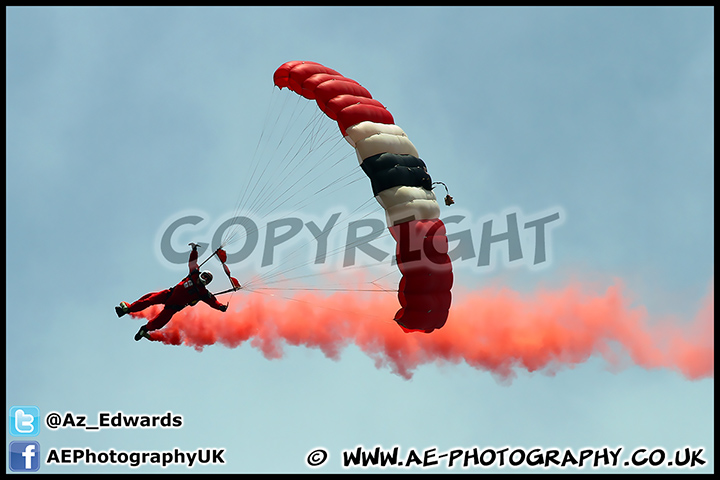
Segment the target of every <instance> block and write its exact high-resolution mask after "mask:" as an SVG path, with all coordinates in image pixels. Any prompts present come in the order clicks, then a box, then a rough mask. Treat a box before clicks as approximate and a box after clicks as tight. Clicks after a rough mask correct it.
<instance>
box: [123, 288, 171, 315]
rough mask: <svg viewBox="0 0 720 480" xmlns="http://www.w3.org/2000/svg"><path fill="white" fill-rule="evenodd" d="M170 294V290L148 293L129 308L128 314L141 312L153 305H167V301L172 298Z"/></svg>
mask: <svg viewBox="0 0 720 480" xmlns="http://www.w3.org/2000/svg"><path fill="white" fill-rule="evenodd" d="M170 293H171V291H170V289H167V290H162V291H160V292H152V293H148V294H147V295H143V296H142V297H140V298H139V299H138V300H137V301H135V302H133V303H131V304H130V305H128V306H127V313H135V312H140V311H142V310H145V309H146V308H148V307H149V306H151V305H158V304H160V303H165V301H166V300H167V299H168V298H169V297H170Z"/></svg>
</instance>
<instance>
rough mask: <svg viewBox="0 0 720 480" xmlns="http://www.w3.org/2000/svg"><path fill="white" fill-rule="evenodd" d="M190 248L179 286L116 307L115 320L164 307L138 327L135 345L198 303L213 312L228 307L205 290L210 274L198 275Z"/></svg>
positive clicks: (193, 245) (194, 257)
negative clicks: (184, 273)
mask: <svg viewBox="0 0 720 480" xmlns="http://www.w3.org/2000/svg"><path fill="white" fill-rule="evenodd" d="M188 245H190V246H191V247H192V252H190V260H189V261H188V267H189V269H190V273H189V274H188V276H187V277H185V278H183V279H182V280H181V281H180V283H178V284H177V285H175V286H174V287H172V288H168V289H166V290H162V291H160V292H153V293H148V294H146V295H144V296H142V297H140V298H139V299H138V300H137V301H135V302H133V303H131V304H128V303H127V302H120V305H119V306H117V307H115V313H117V316H118V317H122V316H123V315H125V314H126V313H135V312H140V311H142V310H145V309H146V308H147V307H149V306H151V305H158V304H164V305H165V308H163V309H162V311H161V312H160V313H159V314H158V315H157V316H156V317H155V318H153V319H152V320H150V321H149V322H148V323H146V324H145V325H143V326H142V327H140V330H138V332H137V333H136V334H135V341H138V340H140V339H141V338H142V337H145V338H147V339H148V340H149V339H150V334H149V333H148V332H149V331H152V330H158V329H160V328H162V327H164V326H165V325H167V323H168V322H169V321H170V319H171V318H172V316H173V315H175V314H176V313H177V312H179V311H180V310H182V309H183V308H185V307H187V306H188V305H190V306H195V305H196V304H197V303H198V302H199V301H200V300H202V301H203V302H205V303H207V304H208V305H210V306H211V307H212V308H214V309H216V310H220V311H221V312H224V311H226V310H227V308H228V305H227V304H225V305H223V304H222V303H220V302H218V300H217V298H215V296H214V295H213V294H212V293H210V292H209V291H208V289H207V288H206V286H207V285H208V284H209V283H210V282H211V281H212V278H213V276H212V273H210V272H208V271H204V272H200V269H199V268H198V263H197V259H198V251H197V248H198V246H199V245H198V244H196V243H192V242H191V243H189V244H188Z"/></svg>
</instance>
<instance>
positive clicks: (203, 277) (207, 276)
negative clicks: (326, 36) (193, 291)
mask: <svg viewBox="0 0 720 480" xmlns="http://www.w3.org/2000/svg"><path fill="white" fill-rule="evenodd" d="M212 278H213V277H212V273H210V272H208V271H207V270H206V271H204V272H202V273H201V274H200V283H202V284H203V285H207V284H209V283H210V282H212Z"/></svg>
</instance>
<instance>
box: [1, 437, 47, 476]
mask: <svg viewBox="0 0 720 480" xmlns="http://www.w3.org/2000/svg"><path fill="white" fill-rule="evenodd" d="M9 457H10V470H12V471H13V472H37V471H38V470H39V469H40V444H39V443H37V442H10V452H9Z"/></svg>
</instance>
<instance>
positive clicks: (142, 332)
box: [135, 325, 150, 342]
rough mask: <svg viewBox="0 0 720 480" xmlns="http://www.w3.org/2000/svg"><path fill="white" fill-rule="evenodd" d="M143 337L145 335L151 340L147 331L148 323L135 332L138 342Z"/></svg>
mask: <svg viewBox="0 0 720 480" xmlns="http://www.w3.org/2000/svg"><path fill="white" fill-rule="evenodd" d="M142 337H145V338H147V339H148V340H150V334H149V333H148V331H147V325H143V326H142V327H140V330H138V332H137V333H136V334H135V341H136V342H137V341H138V340H140V339H141V338H142Z"/></svg>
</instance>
